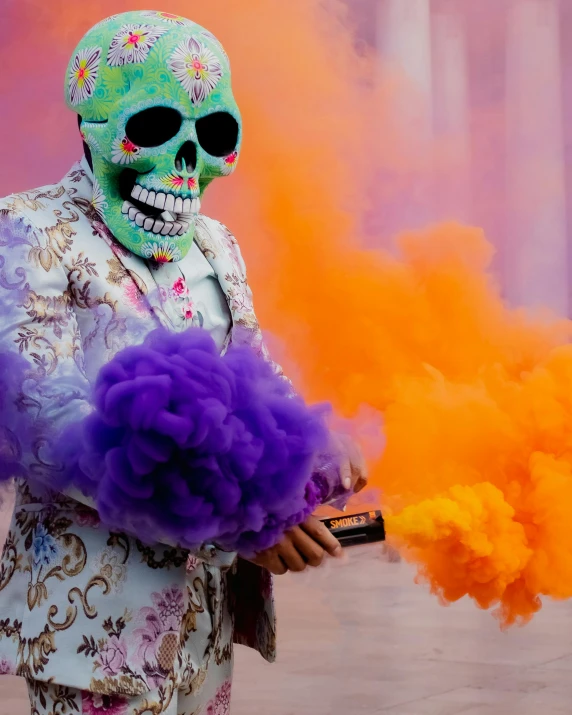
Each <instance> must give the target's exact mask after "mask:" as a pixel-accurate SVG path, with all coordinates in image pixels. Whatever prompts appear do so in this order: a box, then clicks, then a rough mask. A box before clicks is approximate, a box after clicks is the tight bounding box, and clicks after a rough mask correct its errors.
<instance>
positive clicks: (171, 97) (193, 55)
mask: <svg viewBox="0 0 572 715" xmlns="http://www.w3.org/2000/svg"><path fill="white" fill-rule="evenodd" d="M230 79H231V78H230V65H229V60H228V57H227V55H226V53H225V51H224V49H223V48H222V45H221V44H220V43H219V41H218V40H217V39H216V38H215V37H214V36H213V35H212V34H211V33H210V32H208V31H207V30H205V29H204V28H202V27H200V26H199V25H197V24H196V23H194V22H191V21H190V20H187V19H185V18H183V17H180V16H177V15H172V14H170V13H165V12H158V11H148V12H127V13H123V14H120V15H113V16H112V17H109V18H107V19H105V20H103V21H102V22H100V23H98V24H97V25H95V27H93V28H92V29H91V30H89V32H88V33H87V34H86V35H85V36H84V37H83V39H82V40H81V42H80V44H79V45H78V47H77V48H76V50H75V52H74V54H73V56H72V59H71V61H70V64H69V66H68V72H67V82H66V100H67V104H68V106H69V108H70V109H72V110H73V111H74V112H76V113H77V114H78V115H79V116H80V118H81V119H80V129H81V134H82V138H83V140H84V142H85V144H86V145H87V147H88V149H89V154H90V155H91V163H92V165H93V174H94V188H93V192H94V193H93V205H94V208H95V210H96V211H97V212H98V214H99V215H100V216H101V218H102V219H103V221H104V222H105V224H106V225H107V227H108V228H109V229H110V231H111V232H112V233H113V235H114V236H115V237H116V238H117V240H118V241H120V242H121V243H122V244H123V245H124V246H125V247H126V248H128V249H129V250H130V251H132V252H133V253H135V254H137V255H139V256H142V257H143V258H146V259H151V260H154V261H159V262H168V261H179V260H181V259H182V258H183V257H184V256H185V254H186V253H187V252H188V251H189V249H190V248H191V245H192V242H193V236H194V231H195V223H196V219H197V214H198V212H199V210H200V199H201V196H202V194H203V192H204V190H205V188H206V187H207V186H208V184H209V183H210V182H211V181H212V180H213V179H215V178H217V177H219V176H226V175H228V174H231V173H232V172H233V171H234V168H235V166H236V162H237V159H238V154H239V150H240V142H241V138H242V125H241V118H240V113H239V110H238V107H237V104H236V102H235V100H234V97H233V94H232V89H231V81H230Z"/></svg>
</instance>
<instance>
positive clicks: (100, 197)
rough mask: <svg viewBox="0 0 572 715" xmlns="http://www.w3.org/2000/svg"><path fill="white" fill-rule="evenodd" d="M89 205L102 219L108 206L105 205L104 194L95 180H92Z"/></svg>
mask: <svg viewBox="0 0 572 715" xmlns="http://www.w3.org/2000/svg"><path fill="white" fill-rule="evenodd" d="M91 205H92V206H93V208H94V209H95V210H96V211H97V213H98V214H99V215H100V216H101V217H102V218H103V213H104V211H105V209H106V208H108V207H109V204H108V203H107V200H106V198H105V194H104V193H103V190H102V188H101V186H100V185H99V181H98V180H97V179H94V180H93V197H92V199H91Z"/></svg>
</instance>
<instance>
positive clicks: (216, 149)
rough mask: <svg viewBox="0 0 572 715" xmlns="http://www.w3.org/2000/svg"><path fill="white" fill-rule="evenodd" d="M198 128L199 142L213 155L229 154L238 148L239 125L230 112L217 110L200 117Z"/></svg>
mask: <svg viewBox="0 0 572 715" xmlns="http://www.w3.org/2000/svg"><path fill="white" fill-rule="evenodd" d="M196 130H197V139H198V141H199V144H200V145H201V147H202V148H203V149H204V150H205V151H206V153H207V154H210V155H211V156H217V157H223V156H228V155H229V154H232V152H233V151H234V150H235V149H236V145H237V144H238V132H239V126H238V122H237V121H236V119H235V118H234V117H233V116H232V115H231V114H228V112H215V113H214V114H209V115H208V116H206V117H203V118H202V119H199V120H198V121H197V123H196Z"/></svg>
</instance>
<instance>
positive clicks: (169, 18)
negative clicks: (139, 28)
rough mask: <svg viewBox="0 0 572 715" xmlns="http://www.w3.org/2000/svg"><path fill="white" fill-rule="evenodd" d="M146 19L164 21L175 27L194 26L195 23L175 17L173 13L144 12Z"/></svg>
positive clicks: (180, 16) (181, 17)
mask: <svg viewBox="0 0 572 715" xmlns="http://www.w3.org/2000/svg"><path fill="white" fill-rule="evenodd" d="M143 15H144V16H145V17H150V18H152V19H153V20H163V22H169V23H171V24H173V25H194V24H195V23H194V22H191V21H190V20H187V18H186V17H183V16H182V15H173V13H172V12H157V11H155V10H148V11H147V12H144V13H143Z"/></svg>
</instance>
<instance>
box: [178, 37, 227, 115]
mask: <svg viewBox="0 0 572 715" xmlns="http://www.w3.org/2000/svg"><path fill="white" fill-rule="evenodd" d="M169 67H170V69H171V71H172V72H173V74H174V75H175V77H176V78H177V79H178V80H179V82H180V83H181V84H182V86H183V88H184V89H185V91H186V92H187V93H188V95H189V97H190V99H191V102H192V103H193V104H202V103H203V102H204V101H205V99H206V98H207V97H208V96H209V94H210V93H211V92H212V91H213V89H214V88H215V87H216V86H217V84H218V83H219V81H220V79H221V78H222V74H223V70H222V65H221V63H220V61H219V59H218V57H217V56H216V55H215V54H214V53H213V52H211V51H210V50H209V49H208V48H207V47H206V46H205V45H203V44H202V43H201V42H199V41H198V40H197V39H196V38H194V37H189V38H187V39H186V40H184V42H182V43H181V44H180V45H179V46H178V47H177V49H176V50H175V51H174V52H173V55H172V57H171V60H170V61H169Z"/></svg>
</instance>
